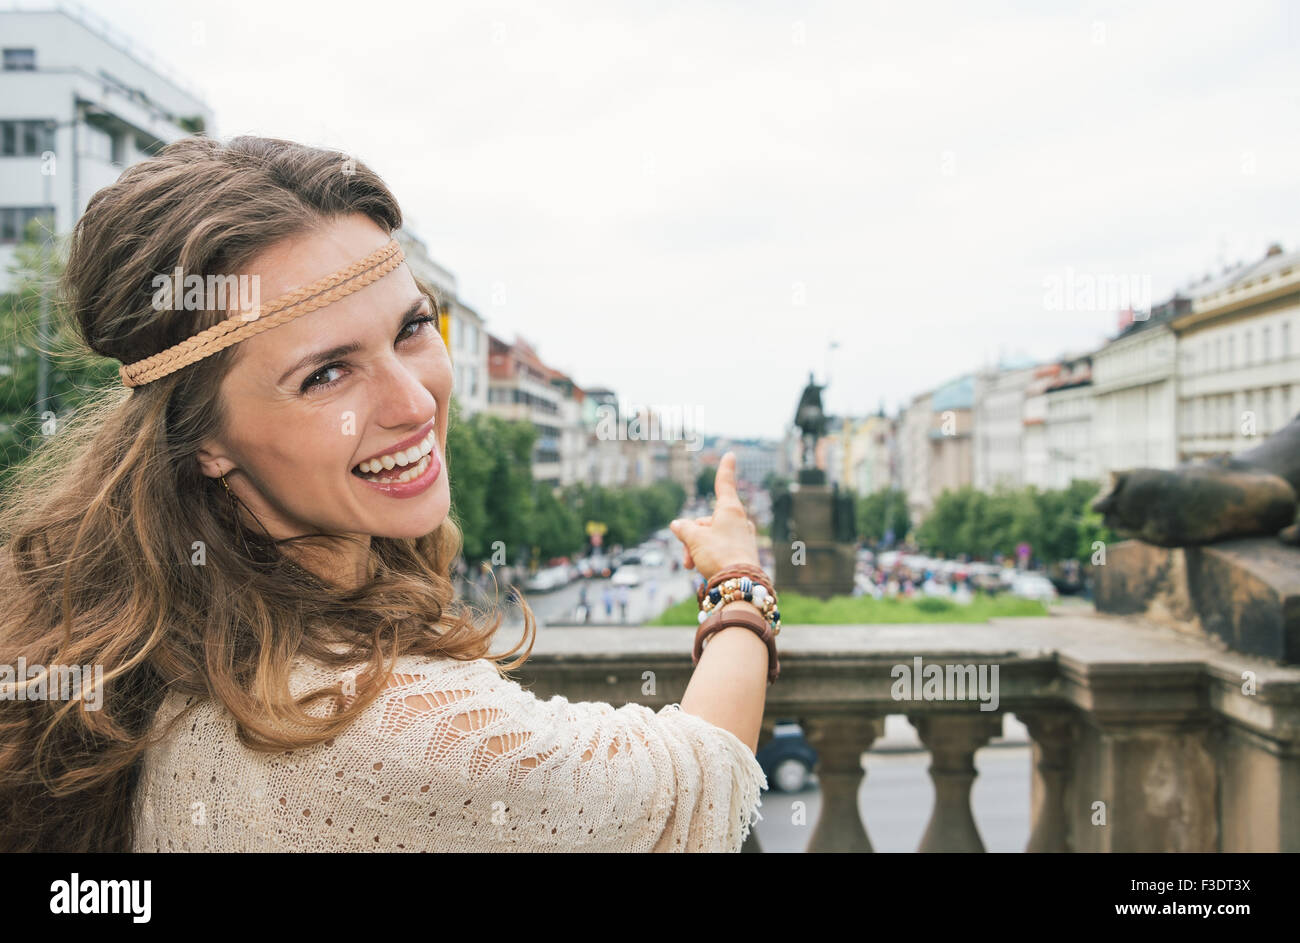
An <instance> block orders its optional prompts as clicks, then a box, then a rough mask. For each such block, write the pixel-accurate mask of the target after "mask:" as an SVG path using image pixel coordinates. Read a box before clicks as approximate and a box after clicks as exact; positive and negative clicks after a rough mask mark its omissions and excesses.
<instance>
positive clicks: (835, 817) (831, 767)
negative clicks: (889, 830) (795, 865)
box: [803, 714, 885, 852]
mask: <svg viewBox="0 0 1300 943" xmlns="http://www.w3.org/2000/svg"><path fill="white" fill-rule="evenodd" d="M803 729H804V735H805V736H806V737H807V739H808V742H809V743H810V744H811V745H812V747H813V749H814V750H816V751H817V780H818V783H819V784H820V786H821V797H822V804H821V814H820V815H819V816H818V817H817V826H816V828H814V829H813V834H812V840H811V841H810V842H809V845H808V848H807V851H809V852H862V851H871V840H870V839H869V838H867V830H866V827H865V826H864V825H863V824H862V815H861V813H859V811H858V792H859V791H860V790H861V788H862V779H863V777H864V776H865V775H866V774H865V773H864V772H863V770H862V754H863V753H865V752H867V750H869V749H871V744H872V743H874V742H875V740H876V738H877V737H879V736H881V735H882V734H883V733H884V732H885V719H884V718H883V717H861V716H855V715H852V714H819V715H814V716H812V717H809V718H807V719H806V720H805V721H803Z"/></svg>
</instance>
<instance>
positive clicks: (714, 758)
mask: <svg viewBox="0 0 1300 943" xmlns="http://www.w3.org/2000/svg"><path fill="white" fill-rule="evenodd" d="M332 753H333V756H332V757H331V762H332V763H333V764H334V765H335V766H336V767H337V768H336V769H334V771H333V774H332V775H333V784H334V785H336V786H337V787H338V788H339V791H340V795H339V800H340V801H339V802H338V803H337V804H336V805H337V808H338V811H339V815H336V816H334V817H333V818H334V820H335V822H336V823H337V830H338V832H340V833H341V834H343V835H345V836H347V838H349V839H350V838H351V837H353V836H356V835H358V834H364V838H365V840H366V841H369V840H370V838H371V837H373V838H374V839H375V840H374V841H373V842H371V847H376V848H379V847H380V846H382V845H390V846H392V849H393V850H439V851H441V850H465V851H504V850H522V851H561V852H562V851H657V852H685V851H732V852H734V851H739V850H740V846H741V844H742V842H743V841H744V839H745V837H746V836H747V835H748V834H749V831H750V828H751V827H752V822H753V820H754V819H755V818H760V817H759V816H758V813H757V808H758V806H759V805H760V793H761V791H762V790H763V789H765V788H766V787H767V782H766V779H765V777H764V775H763V771H762V768H761V767H760V766H759V764H758V761H757V760H756V759H755V757H754V754H753V753H752V752H751V751H750V750H749V748H748V747H746V746H745V744H744V743H742V742H741V741H740V739H739V738H737V737H736V736H735V735H734V734H732V733H731V732H729V731H727V730H724V729H722V728H720V727H717V726H715V725H713V724H711V723H709V722H708V721H706V720H704V719H702V718H700V717H696V716H694V715H691V714H687V713H684V712H683V711H682V710H681V709H680V707H679V706H678V705H670V706H668V707H665V708H663V709H661V710H659V711H657V712H656V711H653V710H651V709H650V708H648V707H645V706H643V705H639V704H626V705H624V706H622V707H619V708H615V707H614V706H613V705H611V704H606V703H599V702H586V701H584V702H577V703H570V702H569V701H568V700H567V699H566V698H564V697H560V696H558V695H557V696H555V697H552V698H550V699H549V700H542V699H540V698H538V697H537V696H536V695H535V694H533V693H532V692H530V691H527V690H525V689H523V688H522V687H521V686H520V685H519V684H518V683H516V682H513V681H509V680H506V679H503V678H501V677H500V675H499V674H498V673H497V671H496V669H495V667H493V665H492V664H491V663H490V662H488V661H486V660H478V661H471V662H464V661H454V660H450V659H438V660H428V659H417V658H411V657H406V658H402V659H399V660H398V663H397V665H396V667H395V670H394V672H393V675H392V677H391V679H390V681H389V683H388V686H387V687H386V688H385V690H384V692H383V694H382V696H381V698H380V699H379V701H378V702H377V703H375V704H372V705H371V706H370V707H369V708H368V709H367V711H366V712H365V713H364V714H363V715H362V716H361V717H359V718H358V720H357V721H356V722H355V723H354V724H353V725H351V726H350V727H349V729H348V731H347V732H346V733H345V734H344V735H342V736H340V737H339V738H338V742H337V743H336V744H335V745H334V747H333V748H332ZM350 819H360V820H361V821H362V822H364V827H363V828H359V829H358V830H357V831H353V832H352V833H351V834H350V835H348V833H346V832H345V831H344V830H345V829H346V828H347V827H348V825H349V820H350ZM317 821H319V818H318V819H317ZM358 824H360V823H358ZM353 827H354V828H357V826H355V825H354V826H353ZM362 844H364V842H362ZM384 850H388V849H387V848H385V849H384Z"/></svg>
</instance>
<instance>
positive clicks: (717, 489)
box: [713, 452, 740, 507]
mask: <svg viewBox="0 0 1300 943" xmlns="http://www.w3.org/2000/svg"><path fill="white" fill-rule="evenodd" d="M713 493H714V494H716V495H717V496H718V504H719V505H723V504H734V505H736V506H737V507H740V495H738V494H737V493H736V453H735V452H728V453H727V454H726V455H724V456H722V461H720V462H718V473H717V475H716V476H715V477H714V479H713Z"/></svg>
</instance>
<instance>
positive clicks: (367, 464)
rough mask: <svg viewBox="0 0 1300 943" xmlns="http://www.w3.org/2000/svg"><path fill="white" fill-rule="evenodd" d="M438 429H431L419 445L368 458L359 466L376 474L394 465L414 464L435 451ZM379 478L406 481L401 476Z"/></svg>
mask: <svg viewBox="0 0 1300 943" xmlns="http://www.w3.org/2000/svg"><path fill="white" fill-rule="evenodd" d="M437 431H438V430H437V429H430V430H429V434H428V435H427V436H425V437H424V439H423V441H421V442H420V443H419V444H418V445H413V446H411V447H410V448H409V449H403V450H402V451H400V452H393V453H392V454H391V455H381V456H379V457H378V458H371V459H367V460H366V461H364V462H362V463H361V464H359V465H358V466H357V467H358V468H359V469H361V470H362V471H363V472H366V473H368V474H371V475H374V474H378V473H379V472H381V471H390V470H392V469H393V468H394V467H398V466H400V467H403V468H404V467H406V466H407V465H414V464H415V463H416V462H418V461H420V459H422V458H424V457H425V456H426V455H428V454H429V453H430V452H432V451H433V447H434V445H435V444H436V443H437ZM420 471H423V469H420ZM420 471H417V472H415V475H419V474H420ZM379 480H380V481H381V482H385V481H389V482H391V481H404V480H406V479H403V478H400V477H399V478H381V479H379Z"/></svg>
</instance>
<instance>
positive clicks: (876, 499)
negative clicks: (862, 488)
mask: <svg viewBox="0 0 1300 943" xmlns="http://www.w3.org/2000/svg"><path fill="white" fill-rule="evenodd" d="M857 513H858V533H859V534H861V535H862V536H863V538H864V539H865V540H867V541H868V542H869V543H879V542H881V541H883V540H884V539H885V532H886V531H889V530H892V531H893V532H894V539H895V540H896V541H897V540H902V539H903V538H904V537H905V536H907V532H908V531H910V530H911V529H912V519H911V516H910V515H909V514H908V510H907V495H906V494H905V493H904V492H903V491H902V490H900V489H898V488H888V489H884V490H881V491H875V492H873V493H871V494H868V495H865V496H863V497H861V498H859V499H858V501H857Z"/></svg>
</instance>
